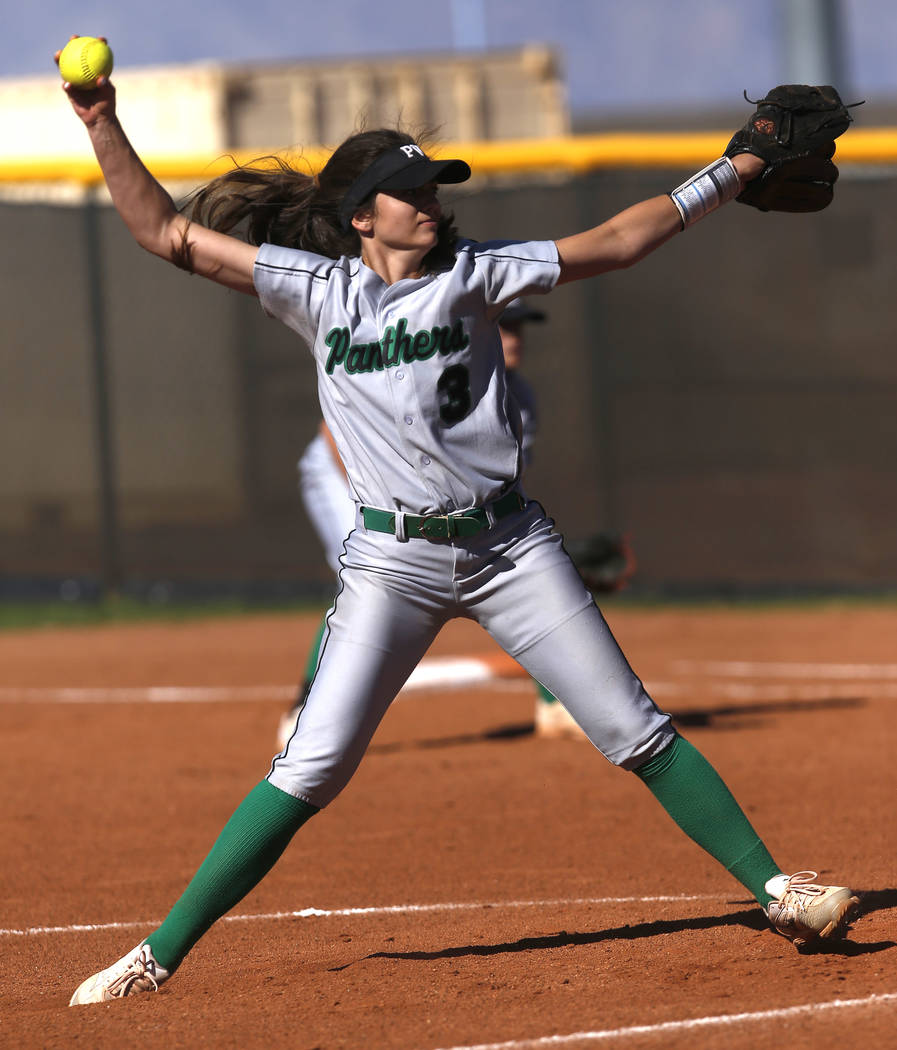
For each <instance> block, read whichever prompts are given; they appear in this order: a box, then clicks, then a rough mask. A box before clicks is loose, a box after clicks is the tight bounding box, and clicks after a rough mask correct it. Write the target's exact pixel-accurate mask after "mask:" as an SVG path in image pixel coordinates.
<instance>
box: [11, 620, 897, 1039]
mask: <svg viewBox="0 0 897 1050" xmlns="http://www.w3.org/2000/svg"><path fill="white" fill-rule="evenodd" d="M607 615H608V619H609V621H610V623H611V625H612V627H613V629H614V631H615V633H616V634H617V637H618V638H619V639H620V641H621V644H622V645H623V648H624V650H625V651H626V652H627V654H628V655H629V657H630V660H631V662H632V663H633V665H634V666H635V668H636V670H637V671H638V672H639V673H640V674H641V675H642V676H643V677H644V678H645V680H646V681H647V682H648V684H649V686H651V684H652V683H656V684H657V690H656V693H655V695H656V696H657V699H658V702H660V703H661V704H662V705H663V706H666V707H667V708H668V709H670V710H672V711H673V712H674V713H675V714H676V715H677V716H678V717H679V724H680V728H681V729H682V730H683V732H684V733H685V734H686V735H687V736H689V738H690V739H691V740H692V741H693V742H694V743H695V744H696V745H697V746H698V747H700V748H701V749H702V750H703V751H704V753H705V754H706V755H707V756H708V757H709V758H710V759H711V761H713V762H714V763H715V764H716V766H717V767H718V768H719V769H720V771H721V772H722V774H723V776H724V778H725V779H726V781H727V783H728V784H729V786H730V787H731V788H732V790H733V792H734V793H735V795H736V797H738V798H739V799H740V800H741V802H742V804H743V805H744V807H745V809H746V810H747V812H748V813H749V815H750V817H751V819H752V820H753V822H754V824H755V826H756V827H757V829H758V831H759V832H760V834H761V835H762V836H763V837H764V839H765V840H766V842H767V843H768V845H769V846H770V848H771V849H772V851H773V853H774V854H775V855H776V856H777V858H778V859H779V862H780V863H781V864H782V865H783V866H784V867H785V868H786V869H791V870H796V869H798V868H806V867H810V868H812V867H815V868H817V869H818V870H819V871H820V872H821V874H822V876H823V877H824V878H825V879H827V880H830V881H831V880H834V881H839V882H846V883H849V884H850V885H852V886H853V887H855V888H856V889H857V890H859V891H861V892H862V893H863V896H864V914H863V916H862V917H861V919H860V920H859V921H858V922H857V924H856V926H855V928H854V930H853V932H852V934H851V939H850V940H849V941H847V942H843V943H841V944H840V945H837V946H835V947H833V948H831V949H829V950H827V951H822V952H816V953H812V954H801V953H799V952H797V951H796V950H795V949H794V948H793V946H791V945H790V944H789V943H788V942H786V941H785V940H784V939H783V938H780V937H778V936H776V935H775V934H773V933H772V932H771V931H770V930H769V929H768V928H767V927H766V926H765V923H764V920H763V917H762V915H761V913H760V912H759V910H758V909H757V907H756V906H755V905H753V904H752V902H751V901H750V900H748V898H747V895H746V893H745V891H744V890H743V889H742V888H741V887H740V886H739V885H738V884H737V883H736V882H734V880H732V879H731V877H729V876H728V875H727V874H726V872H725V871H723V870H722V869H720V868H719V867H718V866H717V865H716V864H715V863H714V862H713V861H711V860H710V859H709V858H708V857H706V855H704V854H703V853H702V852H701V851H700V850H698V849H697V848H696V847H695V846H693V845H692V844H691V843H690V842H688V840H686V839H685V838H684V837H683V836H682V835H681V833H680V832H678V830H677V829H676V828H675V827H674V826H673V825H671V824H670V823H669V821H668V819H667V818H666V817H665V815H664V814H663V813H662V812H661V811H660V810H659V807H658V806H657V805H656V803H655V802H654V801H653V799H652V798H651V796H650V795H649V794H648V792H646V791H645V790H644V788H643V787H642V786H641V785H640V784H639V783H638V781H637V780H636V779H635V778H634V777H632V776H631V775H628V774H626V773H623V772H620V771H618V770H615V769H613V768H612V767H610V766H609V765H608V764H607V763H605V762H604V760H603V759H601V758H600V756H598V755H597V754H596V753H595V752H594V750H593V749H592V748H591V747H590V745H588V744H587V743H584V742H580V741H577V740H558V741H545V740H540V739H537V738H536V737H535V736H534V735H533V734H532V732H531V728H532V714H533V697H534V693H533V691H532V688H531V687H530V685H529V683H527V682H526V681H522V680H521V681H517V682H511V683H505V684H504V685H503V686H502V687H500V688H486V689H465V690H450V691H442V692H437V691H429V692H425V693H424V692H421V693H414V694H406V695H405V696H403V697H402V698H401V699H400V700H399V701H397V702H396V703H395V704H394V705H393V707H392V709H391V710H390V712H389V714H388V715H387V718H386V719H385V721H384V723H383V725H382V726H381V728H380V730H379V731H378V733H377V735H376V737H375V739H374V742H373V744H372V747H371V750H370V752H369V753H368V755H367V757H366V758H365V761H364V762H363V763H362V767H361V769H360V770H359V772H358V774H357V775H356V777H355V779H354V780H353V782H352V783H351V784H350V786H349V787H348V789H347V790H346V791H345V792H344V794H343V795H342V796H341V797H340V798H339V799H338V800H337V801H336V802H335V803H334V804H333V805H332V806H331V807H330V808H329V809H328V810H327V811H326V812H325V813H323V814H320V815H318V816H317V817H315V818H314V819H313V820H312V821H311V822H310V823H309V825H308V826H307V827H306V828H304V829H303V831H302V832H300V834H299V835H298V836H297V838H296V840H295V842H294V843H293V844H292V846H291V847H290V848H289V850H288V851H287V853H286V854H285V856H284V857H283V858H282V860H281V861H280V863H279V864H278V866H277V867H276V868H275V870H274V871H273V872H272V873H271V874H270V875H269V876H268V878H267V879H265V880H264V881H263V882H262V884H261V885H260V886H259V887H257V888H256V890H255V891H254V892H253V893H252V894H250V895H249V897H247V899H246V900H244V901H243V902H242V903H241V904H240V905H239V906H238V908H237V909H236V910H235V914H241V915H247V916H252V915H256V916H261V915H266V914H270V913H277V912H285V911H294V910H298V909H302V908H307V907H315V908H320V909H326V910H335V909H348V908H357V907H372V908H380V909H382V908H384V907H386V906H390V905H395V906H404V905H408V904H419V905H432V904H440V903H446V902H450V903H451V902H453V903H463V904H469V905H472V907H468V908H465V909H459V910H455V911H419V912H416V913H408V912H407V911H396V912H393V913H384V912H383V911H379V912H373V913H370V914H356V915H330V916H319V917H309V918H281V919H276V918H269V919H261V918H260V919H256V920H250V921H245V922H222V923H219V924H218V925H217V926H216V927H214V928H213V929H212V930H211V931H210V933H209V934H208V935H207V936H206V937H205V938H204V939H203V940H202V941H201V942H200V944H199V945H198V946H197V948H196V949H195V950H194V952H193V953H192V954H191V956H190V957H189V958H188V960H187V961H186V962H185V963H184V965H183V966H182V968H181V970H180V972H179V973H178V974H177V976H176V977H175V978H174V979H173V980H172V981H170V982H169V983H168V984H167V985H166V986H165V988H164V990H163V992H162V993H161V994H159V995H153V996H138V997H135V998H133V999H127V1000H124V1001H121V1002H116V1003H112V1004H108V1005H104V1006H96V1007H81V1008H77V1009H69V1008H68V1006H67V1003H68V998H69V996H70V995H71V992H72V991H73V989H74V988H75V986H76V985H77V984H78V983H79V982H80V981H81V980H82V979H83V978H84V977H86V976H88V975H89V974H90V973H92V972H93V971H95V970H97V969H99V968H101V967H102V966H104V965H108V963H110V962H112V961H113V960H114V959H115V958H117V957H118V956H119V955H121V954H122V953H123V952H124V951H125V950H126V949H128V948H130V947H131V946H133V944H135V943H137V941H138V940H139V939H140V938H141V937H142V936H143V935H144V934H145V933H146V932H148V931H149V929H151V928H152V924H153V923H155V922H157V921H158V920H160V919H161V918H162V917H164V915H165V913H166V911H167V909H168V907H169V906H170V905H171V903H172V901H173V900H174V899H175V898H176V896H177V895H178V894H179V893H180V891H181V889H182V888H183V886H184V884H185V883H186V881H187V880H188V879H189V877H190V876H191V874H192V872H193V870H194V869H195V867H196V865H197V863H198V862H199V860H201V858H202V856H203V855H204V854H205V852H206V850H207V849H208V847H209V845H210V844H211V842H212V841H213V839H214V837H215V835H216V834H217V832H218V830H219V829H220V827H221V825H222V824H223V823H224V821H225V820H226V819H227V817H228V815H229V814H230V812H231V811H232V810H233V808H234V807H235V806H236V805H237V803H239V801H240V800H241V798H242V797H243V795H244V794H245V793H246V791H247V790H248V789H249V788H250V787H251V786H252V785H253V784H254V783H256V782H257V781H258V780H259V779H261V777H262V776H264V774H265V773H266V771H267V765H268V761H269V758H270V754H271V751H272V744H273V734H274V727H275V724H276V721H277V717H278V715H279V712H280V709H281V706H282V704H281V701H279V700H274V699H272V700H270V701H268V702H265V701H261V702H234V701H226V702H214V703H170V704H166V703H158V704H156V703H154V704H150V703H137V704H135V703H59V702H50V701H51V700H52V697H51V696H50V694H49V692H48V694H47V698H42V697H41V695H40V693H37V694H34V695H32V696H29V697H28V698H27V699H25V700H21V701H16V700H13V699H10V698H9V694H8V693H7V699H6V701H5V702H2V703H0V725H2V737H3V741H4V752H5V761H4V762H3V764H2V769H0V777H2V781H0V783H2V793H3V798H4V801H5V804H4V806H3V809H2V815H0V839H2V842H3V844H4V848H3V860H4V862H3V882H2V891H0V899H2V903H0V907H2V914H0V927H2V932H0V951H2V959H3V966H2V978H0V981H2V989H3V990H2V1008H0V1045H2V1046H4V1047H6V1046H8V1047H47V1048H54V1047H71V1046H85V1047H91V1048H93V1047H98V1048H107V1047H110V1048H111V1047H121V1046H133V1045H138V1044H139V1045H152V1046H162V1045H168V1046H178V1047H241V1048H245V1047H249V1048H255V1047H259V1048H260V1047H267V1046H269V1045H274V1046H277V1045H286V1046H289V1047H291V1048H300V1050H312V1048H322V1050H379V1048H384V1050H387V1048H389V1050H392V1048H395V1050H435V1048H442V1047H459V1046H470V1045H475V1044H484V1043H502V1042H508V1043H511V1045H512V1046H513V1047H515V1048H518V1050H522V1048H524V1047H535V1046H539V1045H542V1046H545V1045H548V1044H547V1043H546V1042H542V1043H539V1042H530V1040H537V1041H538V1040H544V1039H546V1038H547V1037H550V1036H568V1035H571V1034H572V1033H589V1032H592V1033H596V1032H604V1031H613V1030H617V1029H632V1028H634V1027H635V1026H646V1029H647V1030H645V1031H641V1032H639V1031H629V1032H627V1033H626V1034H620V1035H617V1036H613V1037H611V1036H604V1037H602V1038H601V1039H598V1038H597V1037H593V1038H580V1039H568V1040H565V1041H563V1042H561V1043H558V1044H557V1045H562V1046H564V1047H568V1048H572V1050H580V1048H583V1047H588V1046H594V1045H602V1046H604V1045H610V1046H616V1045H620V1046H625V1047H626V1048H627V1050H630V1048H635V1050H641V1048H652V1050H653V1048H659V1047H664V1048H674V1050H678V1048H680V1047H681V1048H684V1047H686V1046H688V1047H694V1046H699V1047H702V1048H703V1047H706V1048H717V1047H720V1048H721V1047H726V1048H727V1050H742V1048H745V1050H746V1048H748V1047H750V1048H757V1047H775V1048H776V1050H783V1048H795V1050H803V1048H805V1047H806V1048H809V1047H811V1046H812V1047H813V1048H815V1050H820V1048H822V1050H826V1048H832V1050H834V1048H837V1050H843V1048H844V1047H850V1046H861V1045H865V1046H870V1047H887V1046H894V1045H897V1039H895V1036H894V1032H895V1030H897V999H894V998H892V999H886V998H885V999H880V1000H878V1001H874V1002H867V1003H865V1004H858V1005H854V1006H847V1007H845V1008H840V1009H819V1010H816V1011H813V1012H804V1013H793V1014H787V1015H782V1014H781V1013H773V1014H772V1016H767V1017H763V1016H760V1015H762V1014H763V1013H764V1012H765V1011H773V1012H775V1011H781V1010H784V1009H788V1008H791V1007H796V1006H802V1005H806V1004H828V1003H832V1002H835V1001H847V1000H856V999H860V1000H867V999H869V997H871V996H876V995H877V996H894V995H895V993H897V976H895V974H897V969H895V959H897V951H895V949H897V862H895V856H897V850H895V846H897V825H895V822H894V818H893V812H892V811H893V800H894V797H895V790H897V774H895V764H894V760H893V756H894V752H895V745H897V732H895V718H894V714H895V710H897V706H895V705H897V695H895V694H897V678H895V677H891V679H890V681H889V680H888V675H891V676H894V675H897V671H895V669H894V667H895V665H894V664H891V663H890V661H892V660H893V659H894V652H895V649H894V639H895V638H897V609H895V608H891V607H885V606H881V607H872V606H868V607H867V606H850V605H837V604H833V605H830V606H821V607H818V608H814V609H806V610H802V609H783V608H777V609H774V610H747V609H740V610H738V609H726V608H714V609H691V610H688V609H686V610H683V609H663V610H638V609H634V608H626V607H622V606H620V607H616V606H614V605H613V603H610V604H609V606H608V609H607ZM314 627H315V621H314V618H313V617H302V616H286V615H281V616H254V617H248V618H245V619H240V620H229V619H218V620H208V621H203V622H199V623H195V624H189V625H174V624H172V625H168V624H165V625H159V624H153V625H128V626H114V627H96V628H69V629H65V630H48V629H43V630H31V631H13V632H5V633H3V634H2V635H0V667H2V669H3V671H2V681H0V689H2V688H5V689H7V690H9V689H10V688H11V687H17V686H21V687H31V688H37V689H39V690H40V689H47V690H48V691H49V690H51V689H54V688H58V687H77V688H91V687H100V686H149V685H183V686H188V685H189V686H202V685H213V686H236V685H269V686H271V687H272V692H276V689H274V687H282V686H285V685H288V684H289V683H291V682H293V681H294V680H295V679H296V677H297V675H298V673H299V668H301V666H302V665H303V663H304V659H305V647H306V645H307V644H308V642H309V640H310V638H311V635H312V632H313V630H314ZM471 651H482V652H494V646H493V643H492V642H491V641H490V639H489V638H488V637H487V636H486V635H485V634H484V633H483V632H482V631H481V630H480V629H479V628H477V627H475V626H472V625H470V624H465V623H456V624H453V625H452V626H451V627H450V628H449V629H447V630H446V631H445V632H444V633H443V635H442V636H441V637H440V638H439V639H438V640H437V643H436V646H435V647H434V652H438V653H442V654H447V653H468V652H471ZM683 660H686V661H694V662H696V664H697V665H698V666H685V665H683V664H681V663H679V662H678V661H683ZM711 660H715V661H731V660H744V661H764V662H766V661H787V662H790V663H795V662H798V663H813V662H822V663H825V664H838V665H844V664H863V665H865V664H873V665H887V666H881V667H878V668H872V670H871V671H870V670H869V669H868V668H867V669H865V670H863V669H862V668H854V669H851V668H847V669H846V670H845V669H843V668H842V670H841V671H840V674H841V677H840V678H835V677H833V676H832V675H831V674H827V673H826V672H825V671H824V669H823V670H819V669H814V668H805V669H803V672H802V674H801V676H800V678H799V679H794V678H789V677H788V676H787V674H788V673H787V671H782V672H781V673H779V672H780V671H781V669H779V670H776V669H769V668H767V669H766V671H767V672H768V673H767V676H766V677H757V670H756V669H754V671H752V672H751V675H752V676H751V677H747V678H741V679H736V678H735V677H733V676H732V675H731V674H724V673H722V671H719V669H717V670H718V671H719V673H716V674H710V673H708V671H707V669H706V668H705V667H703V666H702V665H703V662H706V661H711ZM745 687H747V688H745ZM889 813H890V814H891V816H888V814H889ZM664 895H669V896H672V897H682V896H683V895H694V896H695V897H696V899H693V900H682V899H674V900H669V901H656V900H655V901H650V900H645V899H643V898H647V897H657V896H664ZM584 898H590V899H591V902H589V901H586V902H583V901H582V899H584ZM601 898H614V900H611V901H606V902H604V903H602V902H601V900H600V899H601ZM621 898H632V899H631V900H623V899H621ZM515 901H516V902H520V901H535V902H546V903H540V904H538V905H533V906H523V907H520V906H518V907H512V906H509V904H508V902H515ZM551 902H556V903H551ZM107 923H133V924H135V925H134V926H133V927H128V928H126V929H98V930H83V929H82V930H78V929H71V928H70V927H72V926H73V925H81V924H91V925H94V924H107ZM38 927H40V928H47V927H62V928H63V929H56V930H49V929H44V930H43V932H41V931H40V930H37V929H36V928H38ZM890 952H895V954H894V955H891V954H889V953H890ZM736 1014H751V1015H756V1016H753V1017H750V1018H744V1019H742V1020H737V1019H736V1020H733V1021H732V1022H731V1023H728V1024H719V1023H717V1024H713V1025H704V1026H700V1027H696V1026H690V1027H686V1026H683V1025H679V1026H677V1025H675V1024H671V1023H673V1022H685V1021H688V1020H690V1019H698V1018H705V1017H720V1016H724V1015H736ZM663 1024H667V1027H666V1028H658V1027H657V1026H659V1025H663Z"/></svg>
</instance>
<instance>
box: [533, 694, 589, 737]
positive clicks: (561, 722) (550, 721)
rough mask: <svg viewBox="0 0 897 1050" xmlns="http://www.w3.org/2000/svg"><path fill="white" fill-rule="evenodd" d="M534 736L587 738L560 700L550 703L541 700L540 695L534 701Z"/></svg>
mask: <svg viewBox="0 0 897 1050" xmlns="http://www.w3.org/2000/svg"><path fill="white" fill-rule="evenodd" d="M535 722H536V736H540V737H542V738H543V739H544V740H556V739H558V738H560V737H573V738H574V739H577V740H587V739H588V737H587V736H586V734H585V733H584V732H583V730H582V727H581V726H580V725H579V723H578V722H577V721H576V720H575V719H574V717H573V715H571V714H570V712H569V711H568V710H567V708H566V707H564V705H563V704H562V703H561V702H560V700H555V701H554V703H551V702H550V701H548V700H543V699H542V697H541V696H540V697H539V699H538V700H537V701H536V719H535Z"/></svg>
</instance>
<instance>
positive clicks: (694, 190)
mask: <svg viewBox="0 0 897 1050" xmlns="http://www.w3.org/2000/svg"><path fill="white" fill-rule="evenodd" d="M740 192H741V179H740V178H739V177H738V172H737V171H736V170H735V165H734V164H733V163H732V161H731V160H729V158H728V157H720V158H719V160H715V161H714V162H713V163H712V164H708V165H707V167H706V168H702V169H701V170H700V171H699V172H698V173H697V175H692V177H691V178H690V179H688V181H687V182H683V183H682V185H681V186H677V187H676V189H674V190H673V191H672V192H671V193H670V198H671V199H672V201H673V204H675V205H676V207H677V208H678V209H679V217H680V218H681V219H682V229H683V230H684V229H685V228H686V227H687V226H691V225H692V223H695V222H697V221H698V219H703V218H704V216H705V215H709V214H710V212H712V211H715V210H716V209H717V208H718V207H720V205H722V204H725V203H726V201H730V200H732V198H733V197H737V196H738V194H739V193H740Z"/></svg>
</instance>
